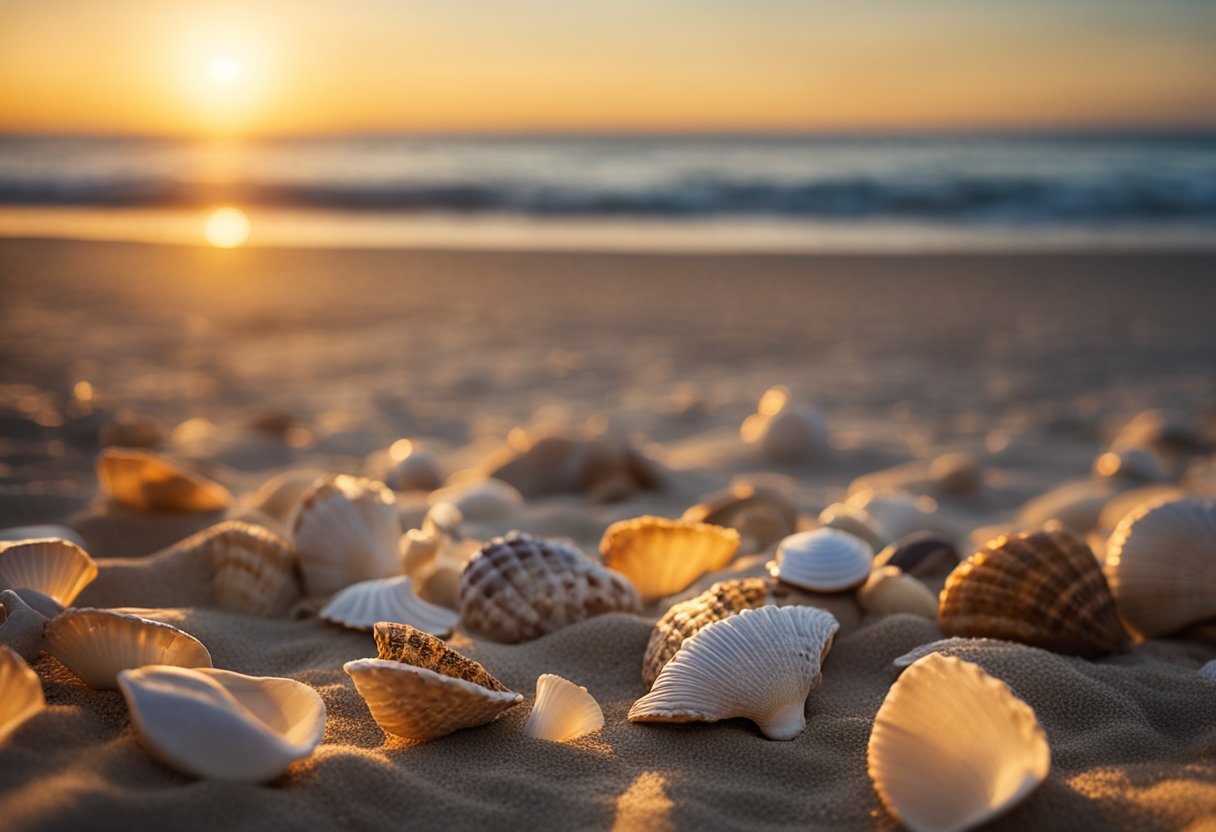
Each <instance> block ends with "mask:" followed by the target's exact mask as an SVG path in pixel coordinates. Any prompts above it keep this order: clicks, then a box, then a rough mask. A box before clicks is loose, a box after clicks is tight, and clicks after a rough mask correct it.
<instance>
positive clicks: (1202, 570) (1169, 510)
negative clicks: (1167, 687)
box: [1105, 500, 1216, 638]
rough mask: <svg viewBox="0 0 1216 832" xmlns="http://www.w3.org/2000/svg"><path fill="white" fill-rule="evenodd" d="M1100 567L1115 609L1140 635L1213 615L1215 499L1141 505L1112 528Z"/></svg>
mask: <svg viewBox="0 0 1216 832" xmlns="http://www.w3.org/2000/svg"><path fill="white" fill-rule="evenodd" d="M1105 568H1106V578H1107V580H1108V581H1109V582H1110V588H1111V592H1113V593H1114V596H1115V601H1116V602H1117V604H1118V607H1119V612H1120V613H1122V615H1123V617H1124V618H1125V619H1126V620H1127V622H1128V623H1129V624H1131V626H1132V627H1134V628H1136V629H1137V630H1139V631H1140V632H1141V633H1143V634H1144V635H1145V636H1148V637H1150V638H1151V637H1154V636H1159V635H1165V634H1166V633H1171V632H1173V631H1175V630H1178V629H1181V628H1182V627H1185V626H1187V625H1189V624H1194V623H1197V622H1199V621H1203V620H1205V619H1208V618H1213V617H1216V502H1213V501H1211V500H1170V501H1167V502H1162V503H1156V504H1150V505H1147V506H1142V507H1141V508H1139V509H1137V510H1136V511H1134V512H1132V513H1131V514H1129V515H1128V516H1127V517H1125V518H1123V520H1121V521H1120V522H1119V525H1118V526H1116V527H1115V531H1114V532H1113V533H1112V534H1111V536H1110V541H1109V542H1108V543H1107V545H1106V567H1105Z"/></svg>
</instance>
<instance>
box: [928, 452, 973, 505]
mask: <svg viewBox="0 0 1216 832" xmlns="http://www.w3.org/2000/svg"><path fill="white" fill-rule="evenodd" d="M929 477H930V479H932V480H933V482H934V485H935V486H936V488H937V493H939V494H942V495H944V496H947V497H963V496H966V495H968V494H974V493H975V492H976V491H979V489H980V486H982V485H983V484H984V471H983V469H982V468H981V467H980V464H979V462H978V461H977V460H976V458H975V457H973V456H972V455H971V454H965V453H957V452H956V453H949V454H942V455H941V456H939V457H937V458H936V459H934V460H933V461H932V462H930V463H929Z"/></svg>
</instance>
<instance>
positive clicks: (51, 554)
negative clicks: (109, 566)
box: [0, 538, 97, 607]
mask: <svg viewBox="0 0 1216 832" xmlns="http://www.w3.org/2000/svg"><path fill="white" fill-rule="evenodd" d="M96 577H97V564H96V563H94V562H93V559H92V558H91V557H89V556H88V554H87V553H86V552H85V551H84V549H81V548H80V547H79V546H77V545H76V544H75V543H69V542H68V541H66V540H60V539H57V538H44V539H41V540H22V541H20V542H18V543H0V589H33V590H36V591H38V592H41V593H42V594H43V595H46V596H48V597H50V598H53V599H54V600H55V601H56V602H57V603H59V604H61V605H62V606H65V607H66V606H69V605H70V604H71V603H72V601H74V600H75V599H76V596H77V595H79V594H80V590H82V589H84V588H85V587H86V586H88V585H89V583H90V582H91V581H92V580H93V579H94V578H96Z"/></svg>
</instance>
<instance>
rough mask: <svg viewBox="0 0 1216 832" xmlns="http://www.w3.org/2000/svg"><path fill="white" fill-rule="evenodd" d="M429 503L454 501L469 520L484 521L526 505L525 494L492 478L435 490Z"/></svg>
mask: <svg viewBox="0 0 1216 832" xmlns="http://www.w3.org/2000/svg"><path fill="white" fill-rule="evenodd" d="M427 503H428V504H429V505H432V506H433V505H435V504H436V503H451V504H453V505H454V506H456V508H458V509H460V513H461V515H463V517H464V519H465V520H467V521H468V522H470V523H483V522H487V521H494V520H502V519H504V518H507V517H511V516H512V515H514V514H515V513H516V512H517V511H519V510H520V509H521V508H523V505H524V497H523V495H522V494H520V493H519V491H518V490H516V489H515V488H514V487H513V486H510V485H508V484H507V483H505V482H503V481H502V480H493V479H490V480H481V481H480V482H475V483H469V484H465V485H450V486H448V487H447V488H440V489H439V490H438V491H432V492H431V494H430V496H429V497H427Z"/></svg>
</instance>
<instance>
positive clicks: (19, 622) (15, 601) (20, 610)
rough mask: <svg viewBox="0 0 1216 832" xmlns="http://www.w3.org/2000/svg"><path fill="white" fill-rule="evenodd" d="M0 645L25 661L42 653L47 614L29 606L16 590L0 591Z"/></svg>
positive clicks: (30, 660)
mask: <svg viewBox="0 0 1216 832" xmlns="http://www.w3.org/2000/svg"><path fill="white" fill-rule="evenodd" d="M0 605H3V611H2V614H0V645H3V646H5V647H8V648H9V649H11V650H12V651H13V652H14V653H16V654H17V655H18V656H20V657H21V658H23V659H25V660H26V661H27V662H32V661H34V659H36V658H38V657H39V656H40V655H42V636H43V633H44V632H45V630H46V621H47V616H45V615H43V614H42V613H40V612H38V611H37V610H35V609H33V608H32V607H30V605H29V604H27V603H26V602H25V601H24V600H22V598H21V597H20V596H18V595H17V593H16V592H13V591H12V590H11V589H6V590H4V591H3V592H0Z"/></svg>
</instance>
